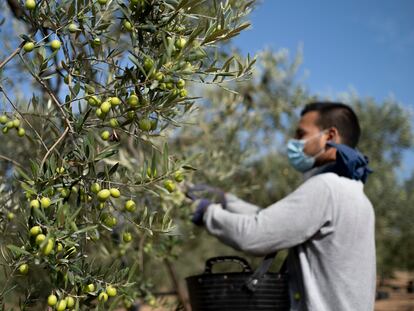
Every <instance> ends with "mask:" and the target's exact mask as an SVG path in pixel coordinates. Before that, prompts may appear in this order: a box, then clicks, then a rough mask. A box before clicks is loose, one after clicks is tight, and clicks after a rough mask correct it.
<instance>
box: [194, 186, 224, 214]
mask: <svg viewBox="0 0 414 311" xmlns="http://www.w3.org/2000/svg"><path fill="white" fill-rule="evenodd" d="M186 196H187V197H188V198H190V199H191V200H193V201H195V200H198V199H207V200H209V201H210V202H211V203H220V204H221V205H222V206H223V208H224V209H225V208H226V205H227V202H226V197H225V192H224V191H223V190H221V189H219V188H215V187H211V186H208V185H204V184H196V185H194V186H192V187H191V188H189V189H188V190H187V192H186Z"/></svg>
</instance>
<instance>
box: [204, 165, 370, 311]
mask: <svg viewBox="0 0 414 311" xmlns="http://www.w3.org/2000/svg"><path fill="white" fill-rule="evenodd" d="M226 199H227V202H228V205H227V209H226V210H224V209H223V208H222V206H221V205H220V204H212V205H210V206H209V207H208V208H207V210H206V212H205V214H204V218H203V219H204V222H205V225H206V228H207V230H208V231H209V232H210V233H211V234H212V235H214V236H216V237H218V238H219V239H220V240H221V241H222V242H224V243H225V244H228V245H230V246H232V247H234V248H236V249H239V250H242V251H245V252H247V253H251V254H254V255H260V256H261V255H265V254H268V253H271V252H274V251H277V250H281V249H287V248H289V256H288V261H287V265H288V272H289V279H290V280H289V286H290V294H291V295H290V296H291V310H292V311H293V310H295V311H299V310H300V311H333V310H335V311H371V310H374V301H375V285H376V259H375V230H374V224H375V216H374V211H373V207H372V205H371V203H370V201H369V200H368V198H367V197H366V196H365V194H364V191H363V183H362V182H360V181H355V180H351V179H348V178H345V177H339V176H338V175H336V174H333V173H324V174H319V175H316V176H313V177H311V178H309V179H308V180H306V181H305V182H304V183H303V184H302V185H301V186H300V187H299V188H298V189H296V190H295V191H294V192H292V193H291V194H290V195H288V196H287V197H285V198H284V199H282V200H280V201H278V202H276V203H274V204H272V205H271V206H269V207H267V208H265V209H260V208H259V207H257V206H255V205H252V204H250V203H247V202H245V201H242V200H240V199H238V198H237V197H236V196H234V195H232V194H226Z"/></svg>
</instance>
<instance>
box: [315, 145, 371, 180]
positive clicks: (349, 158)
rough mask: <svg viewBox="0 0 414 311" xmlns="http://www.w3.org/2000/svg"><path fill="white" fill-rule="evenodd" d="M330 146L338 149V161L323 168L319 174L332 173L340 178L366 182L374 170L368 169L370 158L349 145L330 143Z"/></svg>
mask: <svg viewBox="0 0 414 311" xmlns="http://www.w3.org/2000/svg"><path fill="white" fill-rule="evenodd" d="M327 145H328V146H331V147H334V148H336V150H337V151H336V161H335V162H333V163H332V164H329V165H327V166H325V167H323V168H322V170H321V171H320V172H319V173H327V172H332V173H335V174H337V175H339V176H343V177H347V178H350V179H355V180H361V181H362V182H363V183H365V182H366V180H367V178H368V174H370V173H372V170H371V169H369V168H368V162H369V161H368V158H367V157H366V156H365V155H363V154H361V153H360V152H359V151H358V150H356V149H353V148H351V147H349V146H347V145H343V144H335V143H333V142H328V143H327Z"/></svg>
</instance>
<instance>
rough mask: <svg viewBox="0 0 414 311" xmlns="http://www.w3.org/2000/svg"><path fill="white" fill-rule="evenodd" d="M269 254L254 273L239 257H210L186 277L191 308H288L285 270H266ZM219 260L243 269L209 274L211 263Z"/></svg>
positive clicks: (212, 310)
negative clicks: (202, 267)
mask: <svg viewBox="0 0 414 311" xmlns="http://www.w3.org/2000/svg"><path fill="white" fill-rule="evenodd" d="M269 257H271V258H270V259H269ZM273 257H274V254H273V255H271V256H267V257H266V258H265V261H264V262H263V264H262V265H261V266H260V267H259V268H258V269H257V270H256V271H255V272H253V271H252V269H251V268H250V265H249V263H248V262H247V261H246V260H245V259H243V258H241V257H237V256H225V257H214V258H210V259H209V260H207V261H206V267H205V270H204V273H203V274H200V275H195V276H190V277H188V278H186V281H187V287H188V292H189V295H190V302H191V307H192V310H193V311H230V310H232V311H233V310H245V311H289V309H290V304H289V289H288V275H287V273H286V272H278V273H271V272H267V270H268V269H269V267H270V264H271V262H272V261H273ZM220 262H235V263H238V264H239V265H241V266H242V268H243V271H242V272H229V273H213V272H212V267H213V265H215V264H217V263H220Z"/></svg>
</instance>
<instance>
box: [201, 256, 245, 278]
mask: <svg viewBox="0 0 414 311" xmlns="http://www.w3.org/2000/svg"><path fill="white" fill-rule="evenodd" d="M222 262H234V263H238V264H239V265H240V266H241V267H242V268H243V272H252V268H251V267H250V265H249V263H248V262H247V260H246V259H244V258H242V257H239V256H219V257H212V258H210V259H208V260H207V261H206V267H205V269H204V273H205V274H211V273H212V271H213V266H214V265H215V264H218V263H222Z"/></svg>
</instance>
